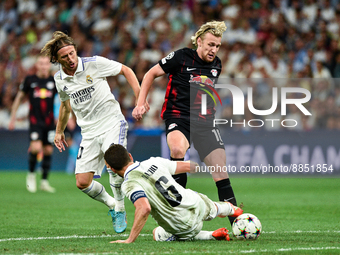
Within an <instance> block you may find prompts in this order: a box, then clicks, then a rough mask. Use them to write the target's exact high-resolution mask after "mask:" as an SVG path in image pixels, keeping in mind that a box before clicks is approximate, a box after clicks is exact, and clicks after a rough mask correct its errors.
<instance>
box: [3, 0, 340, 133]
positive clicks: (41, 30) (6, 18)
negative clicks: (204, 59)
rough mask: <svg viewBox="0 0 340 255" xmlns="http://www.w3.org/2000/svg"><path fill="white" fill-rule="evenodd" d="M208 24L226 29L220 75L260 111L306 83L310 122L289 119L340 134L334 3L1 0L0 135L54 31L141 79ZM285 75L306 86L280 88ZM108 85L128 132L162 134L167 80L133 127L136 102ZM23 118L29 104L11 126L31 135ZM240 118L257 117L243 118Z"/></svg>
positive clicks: (338, 8)
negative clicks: (276, 90)
mask: <svg viewBox="0 0 340 255" xmlns="http://www.w3.org/2000/svg"><path fill="white" fill-rule="evenodd" d="M210 20H224V21H225V22H226V25H227V27H228V29H227V31H226V32H225V34H224V36H223V39H222V46H221V49H220V52H219V53H218V56H219V57H220V58H221V60H222V63H223V72H222V74H221V77H224V78H226V79H228V80H229V81H230V79H232V81H231V82H233V83H234V84H238V85H239V86H240V87H243V88H244V90H245V91H246V87H247V86H248V85H250V86H252V87H253V90H254V102H255V101H256V102H259V104H257V107H258V108H259V109H260V108H261V107H262V108H263V109H269V108H270V103H271V90H270V88H271V86H273V84H275V85H274V86H276V87H278V84H280V85H279V86H292V84H293V86H302V87H304V88H306V89H308V90H310V91H311V93H312V99H311V100H310V101H309V103H308V107H307V108H308V109H309V110H310V111H311V112H312V117H306V116H304V115H302V114H301V111H299V110H298V109H297V108H294V107H290V109H289V112H288V115H289V116H288V115H287V116H286V117H285V119H288V118H297V119H299V125H298V127H297V128H298V129H299V130H311V129H323V128H327V129H337V130H340V83H339V82H337V79H333V78H340V2H339V0H210V1H209V0H208V1H207V0H185V1H176V0H172V1H164V0H157V1H156V0H154V1H152V0H136V1H123V0H106V1H104V0H103V1H100V0H93V1H91V0H74V1H70V0H69V1H65V0H55V1H54V0H46V1H44V0H17V1H14V0H1V1H0V128H1V129H6V128H7V127H8V121H9V113H10V109H11V105H12V103H13V99H14V97H15V95H16V93H17V91H18V87H19V84H20V83H21V82H22V81H23V79H24V78H25V76H26V75H29V74H33V73H34V63H35V59H36V56H37V54H38V53H39V52H40V49H41V48H42V47H43V45H44V44H45V43H46V41H47V40H49V39H50V38H51V36H52V33H53V32H54V31H56V30H60V31H64V32H67V33H68V34H69V35H70V36H71V37H73V38H74V39H75V41H76V43H77V44H78V55H79V56H81V57H85V56H93V55H102V56H105V57H107V58H109V59H113V60H117V61H119V62H121V63H124V64H125V65H127V66H129V67H131V68H132V69H133V70H134V71H135V73H136V75H137V77H138V79H139V81H140V82H141V81H142V78H143V76H144V74H145V73H146V72H147V71H148V70H149V68H150V67H151V66H153V65H154V64H155V63H157V61H159V60H160V59H161V58H162V57H164V56H166V55H167V54H168V53H169V52H171V51H173V50H176V49H179V48H182V47H191V41H190V37H191V36H192V35H193V34H194V33H195V32H196V31H197V29H198V27H199V26H200V25H201V24H203V23H204V22H206V21H210ZM57 68H58V67H57V66H54V67H53V70H54V71H55V70H57ZM245 78H248V80H246V81H245ZM272 78H275V79H273V80H272V81H271V82H268V80H270V79H272ZM291 78H304V79H302V80H299V81H298V82H292V81H289V82H288V83H287V82H285V81H288V80H287V79H291ZM242 79H243V80H242ZM255 80H257V82H251V81H255ZM243 81H245V82H243ZM273 81H274V82H273ZM278 81H281V82H278ZM109 83H110V85H112V92H113V93H114V95H115V96H116V98H117V99H118V101H119V102H120V104H121V107H122V111H123V113H124V114H125V115H126V118H127V119H128V120H129V122H130V126H132V127H142V128H155V127H161V128H162V127H163V122H162V120H161V119H160V117H159V115H160V110H161V106H162V103H163V101H164V93H165V88H166V85H167V77H165V76H164V77H162V78H159V79H157V80H156V82H155V84H154V86H153V87H152V89H151V91H150V95H149V103H150V106H151V110H150V112H149V113H148V114H147V116H146V117H145V118H144V119H143V122H138V123H136V122H134V121H133V119H132V117H131V111H132V109H133V107H134V98H133V94H132V91H130V87H129V86H127V85H126V81H125V79H124V78H121V77H118V78H117V77H115V78H112V80H111V81H109ZM267 99H269V100H267ZM268 104H269V106H268ZM231 105H232V100H231V98H230V95H228V94H227V95H225V98H224V101H223V106H224V108H223V110H221V111H220V112H219V116H222V117H224V118H233V116H232V115H231ZM278 111H279V107H278ZM278 113H279V112H278ZM27 114H28V103H27V102H25V103H23V104H22V106H21V107H20V109H19V111H18V113H17V118H18V124H17V128H28V126H27V125H28V124H27V123H28V122H27ZM278 115H279V114H278ZM242 118H245V119H257V118H258V116H257V117H256V116H252V115H251V113H250V112H248V113H247V112H246V114H245V116H244V117H242ZM279 118H282V117H280V116H279ZM278 128H280V127H278Z"/></svg>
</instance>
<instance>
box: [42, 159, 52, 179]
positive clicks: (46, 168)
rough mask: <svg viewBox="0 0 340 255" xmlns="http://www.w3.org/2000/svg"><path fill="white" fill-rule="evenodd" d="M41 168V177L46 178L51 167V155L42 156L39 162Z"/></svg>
mask: <svg viewBox="0 0 340 255" xmlns="http://www.w3.org/2000/svg"><path fill="white" fill-rule="evenodd" d="M41 168H42V170H43V172H42V179H43V180H47V177H48V173H49V172H50V169H51V155H47V156H45V155H44V157H43V160H42V162H41Z"/></svg>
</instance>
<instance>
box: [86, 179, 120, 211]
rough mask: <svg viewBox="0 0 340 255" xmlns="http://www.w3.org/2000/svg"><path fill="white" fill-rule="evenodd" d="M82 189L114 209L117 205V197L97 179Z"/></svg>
mask: <svg viewBox="0 0 340 255" xmlns="http://www.w3.org/2000/svg"><path fill="white" fill-rule="evenodd" d="M81 191H82V192H84V193H85V194H87V195H88V196H89V197H91V198H93V199H94V200H97V201H99V202H102V203H104V204H106V205H107V206H108V207H109V208H110V210H112V209H113V208H114V207H115V204H116V202H115V199H114V198H113V197H111V196H110V195H109V193H107V192H106V190H105V188H104V186H103V185H102V184H101V183H99V182H97V181H92V182H91V184H90V186H88V187H87V188H85V189H82V190H81Z"/></svg>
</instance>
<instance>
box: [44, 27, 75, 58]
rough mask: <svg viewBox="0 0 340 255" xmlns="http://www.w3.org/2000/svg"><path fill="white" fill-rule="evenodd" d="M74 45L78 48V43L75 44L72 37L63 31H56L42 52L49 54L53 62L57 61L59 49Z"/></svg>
mask: <svg viewBox="0 0 340 255" xmlns="http://www.w3.org/2000/svg"><path fill="white" fill-rule="evenodd" d="M68 45H73V46H74V48H75V49H76V50H77V45H76V44H75V42H74V40H73V38H72V37H70V36H68V35H67V34H65V33H63V32H61V31H55V32H54V33H53V39H52V40H49V41H48V42H47V43H46V44H45V46H44V48H42V50H41V51H40V53H41V54H43V55H45V56H48V57H49V58H50V61H51V63H53V64H54V63H56V62H57V59H58V51H59V50H60V49H61V48H62V47H65V46H68Z"/></svg>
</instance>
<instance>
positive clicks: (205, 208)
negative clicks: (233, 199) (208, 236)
mask: <svg viewBox="0 0 340 255" xmlns="http://www.w3.org/2000/svg"><path fill="white" fill-rule="evenodd" d="M197 194H198V195H199V196H200V197H201V199H202V200H201V202H200V203H199V205H198V206H199V208H198V210H199V211H201V212H203V213H202V214H201V213H200V215H198V217H195V218H194V219H195V220H194V221H193V222H192V227H191V229H189V230H188V231H186V232H182V233H175V232H174V233H169V232H167V231H166V230H165V229H164V228H162V227H161V226H159V227H157V228H156V230H155V240H156V241H161V242H164V241H168V242H169V241H185V240H190V239H192V238H194V237H195V236H196V235H197V234H198V233H199V232H200V231H201V230H202V227H203V221H210V220H212V219H214V218H215V217H216V216H217V208H216V206H215V204H214V202H213V201H211V200H210V199H209V198H208V197H207V196H206V195H204V194H201V193H197ZM171 232H172V231H171Z"/></svg>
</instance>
